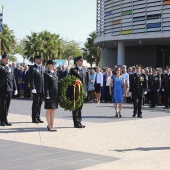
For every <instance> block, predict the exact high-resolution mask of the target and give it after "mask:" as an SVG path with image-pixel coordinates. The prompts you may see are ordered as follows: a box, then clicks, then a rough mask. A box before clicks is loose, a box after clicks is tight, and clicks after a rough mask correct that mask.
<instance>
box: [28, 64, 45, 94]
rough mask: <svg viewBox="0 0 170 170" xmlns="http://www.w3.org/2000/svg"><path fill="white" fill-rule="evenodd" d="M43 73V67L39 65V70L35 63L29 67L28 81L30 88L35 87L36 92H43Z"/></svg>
mask: <svg viewBox="0 0 170 170" xmlns="http://www.w3.org/2000/svg"><path fill="white" fill-rule="evenodd" d="M44 73H45V70H44V68H43V67H41V70H39V69H38V66H37V65H36V64H34V65H33V66H31V67H30V68H29V83H30V87H31V90H32V89H36V91H37V93H42V92H44Z"/></svg>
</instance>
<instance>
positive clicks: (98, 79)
mask: <svg viewBox="0 0 170 170" xmlns="http://www.w3.org/2000/svg"><path fill="white" fill-rule="evenodd" d="M96 76H97V77H96ZM94 78H95V83H96V84H100V85H101V87H102V86H103V74H102V73H101V72H99V73H97V72H96V73H95V76H94Z"/></svg>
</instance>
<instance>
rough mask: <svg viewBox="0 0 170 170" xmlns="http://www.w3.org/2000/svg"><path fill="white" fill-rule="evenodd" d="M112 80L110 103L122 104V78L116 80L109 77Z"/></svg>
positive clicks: (114, 77)
mask: <svg viewBox="0 0 170 170" xmlns="http://www.w3.org/2000/svg"><path fill="white" fill-rule="evenodd" d="M111 78H112V79H113V87H112V102H113V103H123V79H124V78H123V77H122V76H121V77H120V78H117V77H116V76H112V77H111Z"/></svg>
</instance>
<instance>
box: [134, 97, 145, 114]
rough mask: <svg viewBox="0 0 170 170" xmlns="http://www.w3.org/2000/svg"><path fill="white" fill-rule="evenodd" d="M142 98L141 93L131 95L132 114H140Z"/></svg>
mask: <svg viewBox="0 0 170 170" xmlns="http://www.w3.org/2000/svg"><path fill="white" fill-rule="evenodd" d="M142 100H143V95H142V94H135V95H133V108H134V112H133V113H134V114H138V116H141V115H142V111H141V110H142Z"/></svg>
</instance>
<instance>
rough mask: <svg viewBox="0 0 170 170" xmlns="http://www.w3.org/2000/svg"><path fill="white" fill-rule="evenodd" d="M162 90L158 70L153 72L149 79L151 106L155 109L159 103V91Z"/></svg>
mask: <svg viewBox="0 0 170 170" xmlns="http://www.w3.org/2000/svg"><path fill="white" fill-rule="evenodd" d="M160 88H161V76H159V75H158V73H157V69H154V70H153V74H152V75H150V76H149V78H148V91H149V92H150V98H151V106H150V108H155V106H156V105H157V103H158V96H159V91H160Z"/></svg>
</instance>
